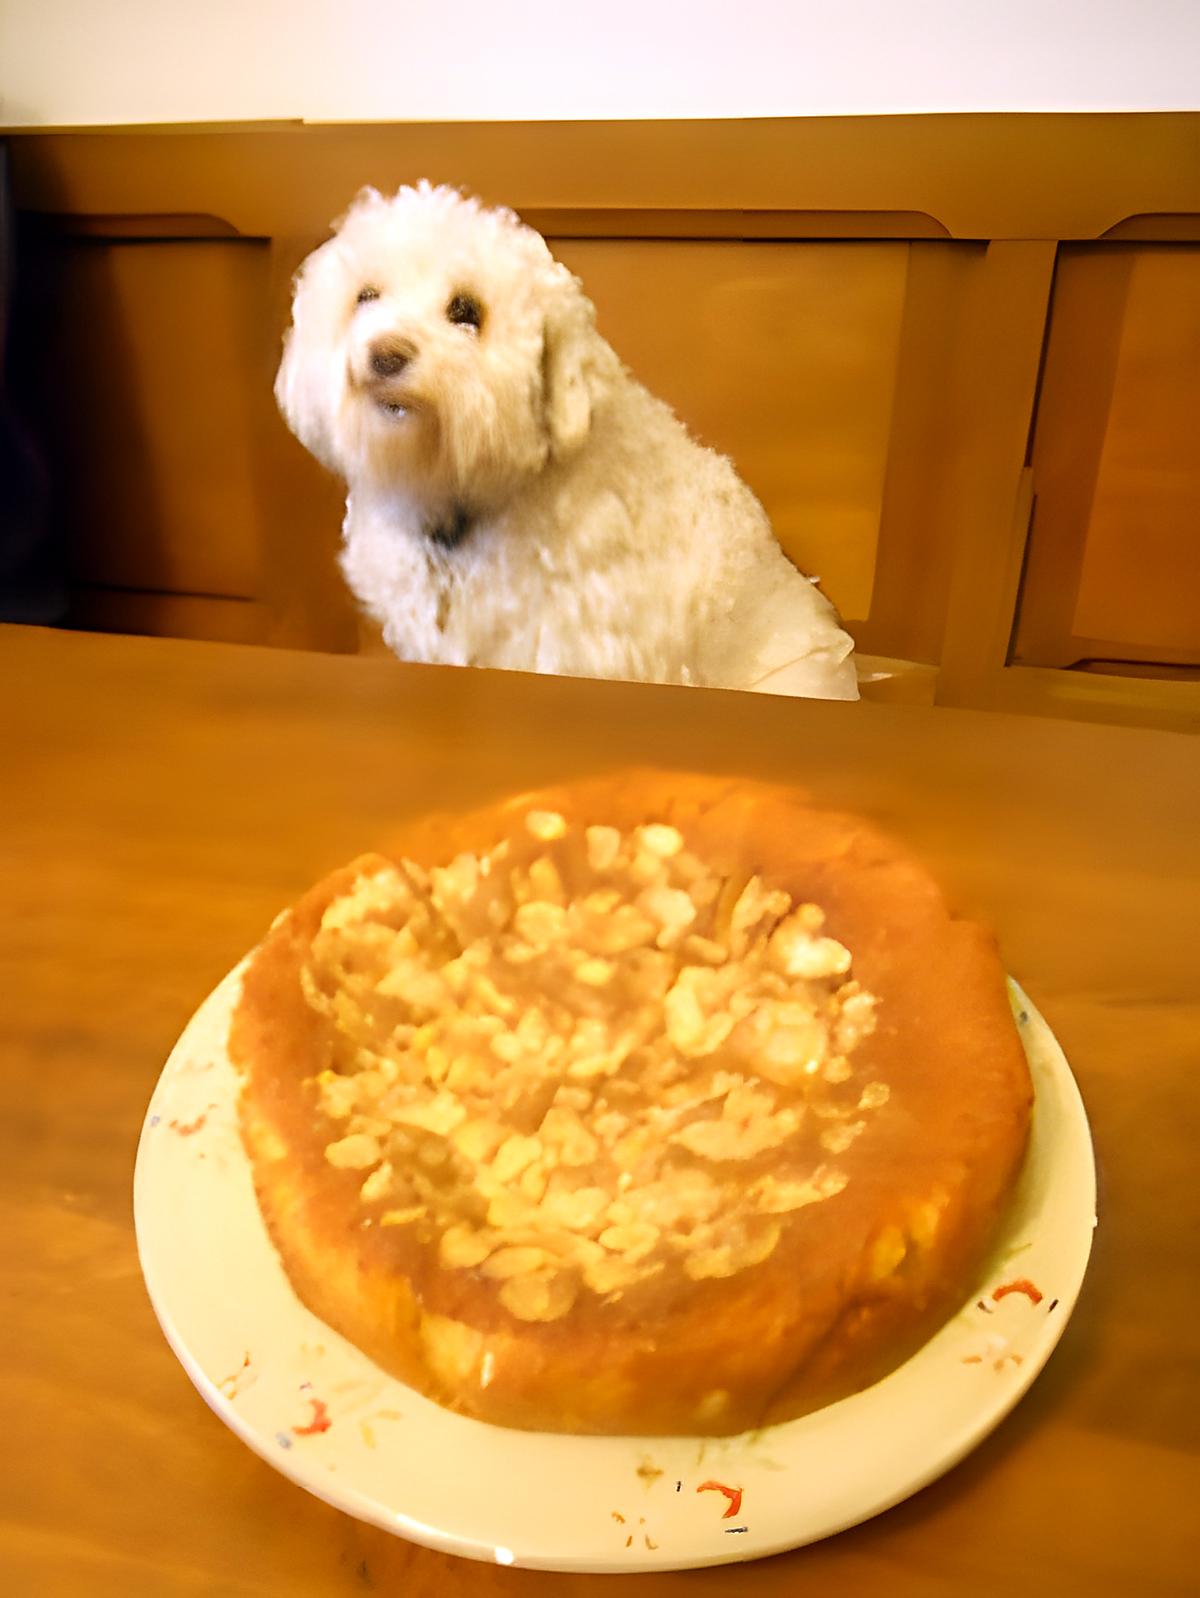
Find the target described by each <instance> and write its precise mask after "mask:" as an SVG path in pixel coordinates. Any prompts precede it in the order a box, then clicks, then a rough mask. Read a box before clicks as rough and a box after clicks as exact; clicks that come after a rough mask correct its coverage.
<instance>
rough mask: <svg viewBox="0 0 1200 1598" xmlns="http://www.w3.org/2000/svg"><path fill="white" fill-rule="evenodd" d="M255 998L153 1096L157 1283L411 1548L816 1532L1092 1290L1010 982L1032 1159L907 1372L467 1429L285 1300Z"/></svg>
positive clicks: (273, 1411)
mask: <svg viewBox="0 0 1200 1598" xmlns="http://www.w3.org/2000/svg"><path fill="white" fill-rule="evenodd" d="M239 988H240V968H239V970H238V971H234V972H233V973H231V975H230V976H229V977H227V978H226V979H225V981H224V982H223V983H222V984H221V985H220V987H219V988H217V990H216V991H215V992H214V993H213V994H212V995H211V996H210V997H209V998H208V1000H207V1001H206V1002H205V1003H204V1005H203V1006H202V1007H201V1009H200V1010H199V1012H198V1013H197V1014H196V1016H195V1017H194V1018H193V1019H192V1021H191V1022H190V1023H189V1025H188V1027H187V1029H186V1030H185V1032H184V1034H183V1036H182V1037H181V1038H180V1040H179V1042H178V1044H177V1045H176V1047H175V1049H174V1050H173V1052H172V1054H171V1057H170V1059H169V1060H168V1061H167V1065H166V1068H165V1069H164V1071H163V1074H162V1077H161V1079H160V1081H159V1083H158V1087H157V1088H156V1090H155V1093H154V1097H153V1099H152V1100H151V1103H150V1108H149V1111H148V1114H147V1118H146V1123H145V1126H144V1128H143V1131H142V1137H141V1143H140V1146H139V1149H138V1159H137V1171H136V1175H135V1178H134V1215H135V1220H136V1224H137V1239H138V1251H139V1253H140V1256H141V1262H142V1270H143V1273H144V1275H145V1278H146V1285H147V1288H148V1289H149V1292H150V1297H151V1300H152V1301H153V1304H154V1308H155V1311H156V1313H157V1315H158V1318H159V1321H160V1322H161V1324H162V1328H163V1331H164V1332H165V1333H166V1336H167V1338H168V1340H169V1342H170V1344H171V1347H172V1348H173V1349H174V1350H175V1353H176V1354H177V1355H178V1357H179V1359H180V1361H181V1362H182V1364H183V1366H184V1368H185V1370H186V1371H187V1373H188V1375H189V1376H190V1377H191V1378H192V1380H193V1382H195V1384H196V1386H197V1387H198V1388H199V1390H200V1392H201V1393H202V1394H203V1396H204V1398H205V1399H206V1400H207V1402H208V1403H209V1404H210V1405H211V1407H212V1408H213V1409H214V1410H215V1411H216V1413H217V1414H218V1415H219V1416H220V1418H221V1419H222V1420H223V1421H224V1422H225V1424H226V1425H227V1426H230V1427H231V1428H232V1429H233V1430H234V1431H235V1432H236V1433H237V1434H238V1436H239V1437H241V1438H242V1440H243V1441H244V1442H246V1443H248V1444H249V1445H250V1447H251V1448H253V1449H255V1450H256V1452H258V1453H259V1454H261V1455H262V1457H263V1458H264V1459H266V1460H267V1461H268V1463H270V1464H271V1465H273V1466H274V1467H275V1468H276V1469H277V1470H279V1471H281V1472H283V1474H284V1475H286V1476H288V1477H290V1478H291V1479H292V1481H294V1482H296V1483H297V1485H299V1486H301V1487H303V1488H305V1489H306V1490H307V1491H308V1492H310V1493H315V1494H316V1496H317V1497H318V1498H322V1499H324V1500H325V1501H326V1502H327V1503H330V1504H333V1505H334V1506H335V1507H336V1508H338V1509H342V1510H345V1511H346V1513H347V1514H350V1515H356V1516H358V1517H359V1518H360V1519H361V1520H365V1521H370V1522H372V1523H373V1524H374V1525H377V1526H382V1527H383V1528H384V1529H385V1530H387V1531H391V1532H396V1533H398V1534H399V1535H401V1536H404V1537H409V1538H411V1539H412V1540H413V1541H415V1542H419V1543H425V1544H428V1545H429V1546H430V1547H434V1548H441V1549H445V1550H447V1551H449V1552H450V1553H455V1554H463V1555H466V1556H467V1557H469V1558H473V1559H483V1560H495V1561H497V1562H498V1563H500V1564H505V1565H514V1564H515V1565H525V1566H532V1567H540V1568H542V1569H548V1570H579V1571H627V1570H670V1569H681V1568H684V1567H687V1566H693V1565H712V1564H722V1563H726V1562H729V1561H733V1560H742V1559H752V1558H757V1557H759V1556H760V1555H764V1554H773V1553H779V1552H780V1551H782V1550H783V1549H787V1548H796V1547H799V1546H800V1545H801V1544H803V1543H808V1542H813V1541H815V1540H817V1539H818V1538H821V1537H826V1536H829V1535H830V1534H831V1533H832V1532H836V1531H840V1530H841V1529H842V1528H844V1527H846V1526H851V1525H854V1524H855V1523H856V1522H858V1521H861V1520H866V1519H867V1518H869V1517H870V1516H872V1515H875V1514H878V1513H879V1512H880V1511H881V1510H883V1509H886V1508H888V1507H889V1506H890V1505H892V1504H895V1503H897V1502H898V1501H899V1500H900V1499H902V1498H905V1497H907V1496H908V1495H909V1494H910V1493H914V1492H916V1491H917V1490H918V1489H919V1488H921V1487H923V1486H925V1485H926V1483H928V1482H930V1481H932V1480H933V1479H934V1478H935V1477H937V1476H939V1475H941V1474H942V1472H944V1471H946V1470H948V1469H949V1468H950V1467H951V1466H952V1465H954V1464H955V1463H957V1461H958V1460H960V1459H961V1458H962V1457H963V1455H964V1454H966V1453H967V1452H968V1451H969V1450H970V1449H971V1448H973V1447H974V1446H975V1444H976V1443H978V1442H979V1441H980V1440H981V1439H982V1438H983V1437H985V1436H986V1435H987V1433H988V1432H990V1431H991V1430H992V1429H993V1428H994V1427H995V1426H996V1425H997V1424H998V1423H999V1422H1000V1421H1001V1420H1002V1419H1003V1417H1004V1416H1005V1415H1006V1414H1007V1413H1008V1411H1009V1410H1010V1409H1011V1408H1012V1407H1013V1405H1014V1404H1015V1403H1016V1402H1017V1400H1018V1399H1019V1398H1020V1397H1021V1395H1022V1394H1023V1393H1024V1392H1025V1391H1026V1390H1027V1389H1028V1387H1029V1386H1030V1384H1031V1383H1032V1381H1033V1379H1034V1377H1035V1376H1036V1375H1037V1373H1038V1371H1039V1370H1040V1369H1041V1368H1042V1366H1043V1365H1044V1364H1045V1362H1046V1360H1047V1359H1048V1358H1049V1356H1050V1353H1051V1351H1052V1350H1053V1348H1054V1345H1055V1343H1057V1341H1058V1339H1059V1337H1060V1336H1061V1334H1062V1331H1063V1328H1064V1326H1065V1325H1066V1322H1067V1317H1068V1316H1069V1315H1070V1313H1071V1309H1072V1307H1073V1305H1074V1303H1075V1299H1076V1297H1077V1295H1078V1292H1079V1288H1080V1284H1081V1282H1082V1280H1083V1274H1084V1270H1085V1268H1086V1266H1087V1259H1088V1253H1089V1251H1090V1248H1091V1241H1092V1230H1093V1227H1094V1225H1095V1193H1096V1188H1095V1169H1094V1162H1093V1158H1092V1145H1091V1138H1090V1135H1089V1132H1088V1125H1087V1119H1086V1116H1085V1114H1084V1110H1083V1105H1082V1103H1081V1101H1080V1097H1079V1092H1078V1089H1077V1088H1076V1086H1075V1082H1074V1079H1073V1078H1072V1076H1071V1072H1070V1069H1069V1067H1068V1066H1067V1062H1066V1060H1065V1059H1064V1058H1063V1054H1062V1051H1061V1050H1060V1049H1059V1047H1058V1045H1057V1043H1056V1042H1055V1040H1054V1038H1053V1036H1052V1034H1051V1033H1050V1030H1049V1028H1048V1027H1047V1026H1046V1024H1045V1022H1044V1021H1043V1020H1042V1019H1041V1017H1040V1016H1039V1015H1038V1014H1037V1013H1036V1012H1035V1011H1034V1009H1033V1007H1032V1005H1031V1004H1030V1003H1029V1001H1028V1000H1027V999H1026V998H1025V996H1024V995H1023V994H1022V993H1021V991H1020V989H1018V988H1017V987H1016V985H1015V984H1014V985H1013V989H1012V998H1013V1007H1014V1011H1015V1013H1016V1015H1017V1019H1018V1024H1019V1026H1020V1030H1021V1035H1022V1037H1023V1038H1024V1041H1025V1047H1026V1050H1027V1053H1028V1055H1029V1059H1030V1064H1031V1067H1032V1070H1033V1079H1034V1084H1035V1089H1036V1108H1035V1114H1034V1122H1033V1137H1032V1143H1031V1146H1030V1151H1029V1158H1028V1160H1027V1162H1026V1166H1025V1171H1024V1174H1023V1176H1022V1178H1021V1182H1020V1185H1019V1188H1018V1191H1017V1193H1016V1196H1015V1199H1014V1202H1013V1204H1012V1208H1011V1211H1010V1214H1009V1219H1008V1223H1007V1225H1006V1227H1005V1231H1004V1235H1003V1237H1002V1239H1001V1240H1000V1243H999V1245H998V1247H997V1250H996V1253H995V1257H994V1259H993V1261H992V1262H991V1264H990V1266H989V1268H988V1270H987V1271H986V1272H985V1273H984V1275H983V1276H982V1277H981V1279H980V1280H979V1281H978V1283H977V1284H976V1285H975V1287H974V1288H973V1289H972V1291H971V1294H970V1296H969V1297H968V1299H967V1301H966V1303H965V1304H964V1306H963V1308H962V1310H961V1311H960V1312H959V1313H958V1314H957V1315H956V1316H955V1317H954V1318H953V1319H952V1320H951V1321H950V1322H949V1323H948V1324H947V1325H946V1326H944V1327H943V1328H942V1330H941V1331H940V1332H939V1333H938V1334H937V1336H936V1337H934V1338H933V1339H932V1341H931V1342H929V1343H927V1344H926V1345H925V1347H924V1348H922V1349H921V1350H920V1351H919V1352H918V1353H917V1354H916V1355H914V1356H913V1358H912V1359H910V1360H909V1361H908V1363H907V1364H906V1365H904V1366H902V1367H901V1368H900V1369H899V1370H897V1371H895V1372H894V1373H893V1374H892V1375H890V1376H888V1377H887V1378H886V1379H885V1380H883V1381H881V1382H879V1383H877V1384H876V1385H875V1386H874V1387H872V1388H870V1389H868V1390H867V1391H866V1392H863V1393H859V1394H857V1395H856V1396H854V1397H853V1398H848V1399H845V1400H843V1401H842V1402H841V1403H838V1404H834V1405H831V1406H830V1407H829V1408H827V1409H824V1410H821V1411H819V1412H818V1413H817V1414H815V1415H809V1416H807V1417H805V1418H804V1419H802V1420H797V1421H791V1422H788V1423H787V1424H785V1425H782V1426H776V1427H772V1428H769V1429H768V1430H766V1431H762V1432H758V1433H754V1434H746V1435H744V1436H741V1437H734V1438H728V1439H718V1440H708V1441H701V1440H698V1439H696V1438H630V1437H601V1438H592V1437H560V1436H554V1435H546V1434H533V1433H527V1432H517V1431H507V1430H505V1429H503V1428H500V1427H495V1426H488V1425H484V1424H482V1423H481V1422H479V1421H472V1420H465V1419H463V1418H462V1417H461V1416H458V1415H453V1414H451V1413H449V1411H447V1410H443V1409H440V1408H438V1406H437V1405H435V1404H432V1403H430V1402H429V1401H428V1400H426V1399H424V1398H422V1397H421V1396H420V1395H419V1394H417V1393H415V1392H413V1391H412V1390H411V1389H410V1388H407V1387H405V1386H403V1385H402V1384H401V1383H400V1382H398V1381H395V1380H394V1379H393V1378H392V1377H390V1376H386V1375H384V1374H383V1372H382V1371H380V1370H379V1368H378V1367H377V1366H376V1365H374V1364H372V1362H371V1361H370V1360H369V1359H367V1357H366V1356H365V1355H364V1354H361V1353H360V1352H359V1351H358V1350H357V1349H356V1348H354V1347H352V1346H351V1345H350V1344H349V1343H347V1342H346V1341H345V1340H344V1339H343V1338H341V1337H339V1336H338V1335H337V1334H336V1333H335V1332H332V1331H330V1329H329V1328H328V1327H327V1326H325V1325H324V1324H323V1322H321V1321H319V1320H317V1319H316V1317H315V1316H314V1315H312V1314H311V1313H310V1312H309V1311H308V1310H307V1309H305V1308H304V1306H303V1305H302V1304H301V1303H300V1302H299V1300H298V1299H297V1298H296V1296H295V1294H294V1293H293V1292H292V1289H291V1287H290V1286H289V1284H288V1281H287V1278H286V1276H285V1275H284V1272H283V1269H282V1266H281V1265H280V1263H279V1259H278V1256H277V1255H276V1253H275V1251H274V1249H273V1248H272V1246H271V1243H270V1241H269V1240H268V1237H267V1234H266V1231H265V1229H264V1226H263V1223H262V1220H261V1217H260V1215H259V1210H258V1205H257V1203H256V1201H255V1198H254V1192H253V1188H252V1185H251V1179H250V1171H249V1167H248V1164H247V1161H246V1158H245V1155H244V1153H243V1151H242V1147H241V1143H240V1141H239V1138H238V1134H237V1126H236V1097H237V1089H238V1078H237V1074H236V1072H235V1071H234V1069H233V1067H232V1066H231V1065H230V1063H229V1060H228V1057H227V1054H226V1048H225V1043H226V1037H227V1032H228V1024H229V1017H230V1014H231V1012H232V1009H233V1006H234V1005H235V1003H236V1001H237V996H238V992H239ZM1014 1284H1015V1285H1014ZM1006 1288H1007V1289H1008V1291H1005V1289H1006Z"/></svg>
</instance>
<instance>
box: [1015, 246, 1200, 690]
mask: <svg viewBox="0 0 1200 1598" xmlns="http://www.w3.org/2000/svg"><path fill="white" fill-rule="evenodd" d="M1032 466H1033V484H1034V493H1035V496H1036V499H1035V506H1034V516H1033V522H1032V526H1031V530H1030V539H1029V546H1028V554H1027V561H1026V569H1025V575H1024V581H1023V583H1022V590H1021V599H1020V608H1019V613H1018V623H1017V627H1016V631H1015V636H1014V641H1013V660H1014V662H1015V663H1017V664H1021V665H1033V666H1059V667H1063V666H1066V667H1076V668H1081V669H1085V670H1087V669H1091V670H1104V671H1113V670H1114V669H1115V670H1117V671H1129V672H1134V673H1139V674H1141V673H1145V674H1148V675H1160V676H1163V677H1169V676H1189V675H1194V676H1200V247H1197V246H1195V245H1187V244H1138V245H1134V244H1109V245H1103V244H1099V245H1068V246H1064V247H1063V248H1062V249H1061V250H1060V252H1059V262H1058V269H1057V272H1056V276H1055V284H1054V297H1053V304H1052V310H1051V318H1050V328H1049V336H1048V339H1047V344H1046V358H1045V369H1044V375H1043V381H1042V387H1041V395H1040V399H1039V404H1038V411H1037V417H1036V423H1035V429H1034V439H1033V450H1032Z"/></svg>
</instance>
